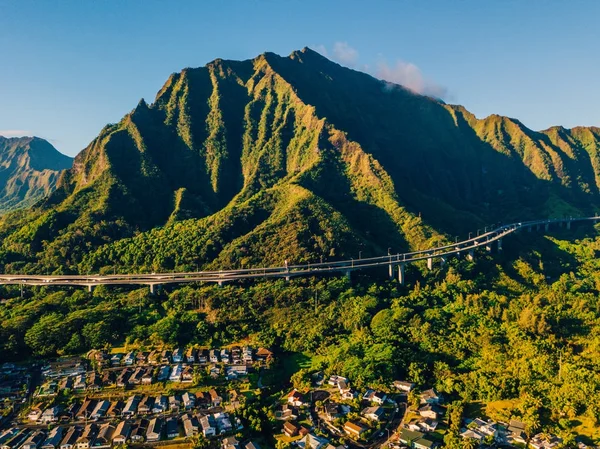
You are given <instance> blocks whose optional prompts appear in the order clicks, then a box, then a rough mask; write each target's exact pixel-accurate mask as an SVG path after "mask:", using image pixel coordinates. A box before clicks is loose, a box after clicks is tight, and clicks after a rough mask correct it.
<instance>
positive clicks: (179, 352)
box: [171, 348, 184, 363]
mask: <svg viewBox="0 0 600 449" xmlns="http://www.w3.org/2000/svg"><path fill="white" fill-rule="evenodd" d="M183 357H184V354H183V349H181V348H177V349H175V350H174V351H173V355H172V356H171V358H172V359H173V363H182V362H183Z"/></svg>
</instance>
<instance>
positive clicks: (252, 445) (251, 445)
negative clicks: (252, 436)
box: [244, 441, 261, 449]
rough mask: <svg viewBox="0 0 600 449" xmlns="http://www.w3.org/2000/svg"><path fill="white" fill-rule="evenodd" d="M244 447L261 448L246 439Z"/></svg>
mask: <svg viewBox="0 0 600 449" xmlns="http://www.w3.org/2000/svg"><path fill="white" fill-rule="evenodd" d="M244 449H261V447H260V446H259V445H258V443H255V442H254V441H248V442H247V443H246V445H245V446H244Z"/></svg>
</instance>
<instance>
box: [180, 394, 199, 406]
mask: <svg viewBox="0 0 600 449" xmlns="http://www.w3.org/2000/svg"><path fill="white" fill-rule="evenodd" d="M181 400H182V401H183V406H184V408H185V409H186V410H191V409H193V408H194V407H196V395H195V394H194V393H189V392H187V391H186V392H185V393H183V394H182V395H181Z"/></svg>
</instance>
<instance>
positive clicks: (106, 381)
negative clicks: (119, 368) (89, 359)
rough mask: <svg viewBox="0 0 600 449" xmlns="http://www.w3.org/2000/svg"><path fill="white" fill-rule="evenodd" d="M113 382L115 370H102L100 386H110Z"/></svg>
mask: <svg viewBox="0 0 600 449" xmlns="http://www.w3.org/2000/svg"><path fill="white" fill-rule="evenodd" d="M114 384H115V372H114V371H104V372H103V373H102V386H103V387H110V386H112V385H114Z"/></svg>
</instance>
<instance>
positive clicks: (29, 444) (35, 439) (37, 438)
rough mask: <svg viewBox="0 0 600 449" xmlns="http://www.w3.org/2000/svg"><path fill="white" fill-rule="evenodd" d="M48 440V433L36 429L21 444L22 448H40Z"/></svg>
mask: <svg viewBox="0 0 600 449" xmlns="http://www.w3.org/2000/svg"><path fill="white" fill-rule="evenodd" d="M45 440H46V434H45V433H44V432H42V431H41V430H36V431H35V432H33V433H32V434H31V435H29V437H28V438H27V439H26V440H25V442H24V443H23V444H22V445H21V449H38V447H40V446H41V445H42V443H43V442H44V441H45Z"/></svg>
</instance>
